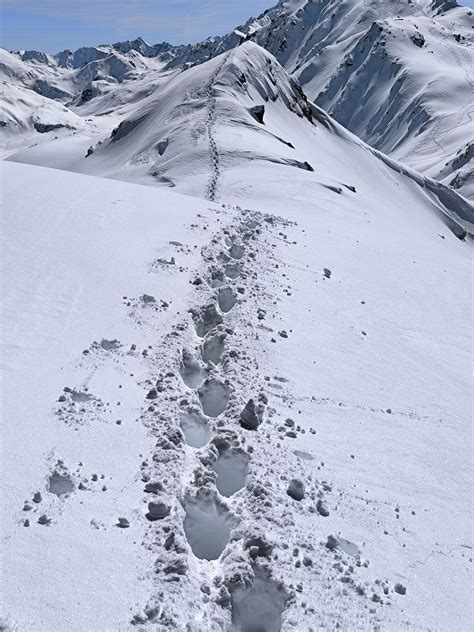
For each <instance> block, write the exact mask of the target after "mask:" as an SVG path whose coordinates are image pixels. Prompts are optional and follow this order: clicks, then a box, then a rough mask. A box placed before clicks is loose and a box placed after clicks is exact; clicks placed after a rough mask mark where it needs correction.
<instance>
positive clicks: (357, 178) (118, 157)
mask: <svg viewBox="0 0 474 632" xmlns="http://www.w3.org/2000/svg"><path fill="white" fill-rule="evenodd" d="M87 142H89V139H87ZM9 159H10V160H16V161H20V162H30V163H35V164H40V165H47V166H51V167H56V168H65V169H72V170H77V171H81V172H84V173H90V174H96V175H102V176H105V177H112V178H117V179H121V180H127V181H134V182H140V183H144V184H155V185H165V186H171V187H177V188H178V190H179V191H181V192H183V193H188V194H191V195H196V196H200V197H202V196H205V195H207V197H208V198H209V199H211V200H212V199H214V197H215V196H216V193H218V190H219V186H220V181H221V179H223V181H224V182H225V190H226V196H227V198H228V197H229V196H231V195H232V194H233V193H234V184H235V185H236V186H237V188H238V190H240V188H241V187H242V182H243V181H245V182H246V183H247V188H248V189H250V192H247V196H248V199H250V200H252V199H253V197H252V195H253V193H254V191H255V192H257V191H258V189H260V191H258V195H259V196H260V197H265V199H266V201H267V203H268V200H269V199H273V197H274V196H275V198H276V200H275V203H276V204H277V206H278V207H279V206H280V203H279V202H278V200H280V201H281V202H282V204H286V203H287V202H290V201H291V200H293V199H294V195H295V192H296V191H297V190H298V188H299V187H308V186H310V187H312V188H313V189H314V190H315V191H317V192H320V193H325V194H327V192H328V191H330V195H332V196H340V201H338V203H339V204H343V205H344V204H348V205H349V206H351V205H352V204H353V202H352V200H350V199H348V198H352V197H354V196H357V203H358V204H364V205H368V204H372V205H373V204H374V201H375V198H374V194H373V193H374V187H373V181H375V182H376V183H377V186H378V187H379V188H380V190H383V192H384V193H383V195H384V198H385V199H393V200H394V201H395V203H396V208H397V209H400V210H398V211H396V212H398V213H399V214H400V217H401V216H402V214H403V213H404V212H406V211H407V210H408V209H410V208H411V207H415V208H417V209H418V211H417V212H422V211H421V209H422V208H426V209H428V211H429V212H434V213H440V215H441V216H442V217H443V218H444V220H445V221H446V222H447V223H448V224H449V225H451V227H452V229H453V230H454V232H455V233H456V234H458V235H460V236H461V235H462V234H463V232H464V230H465V228H468V229H472V226H473V224H474V221H473V217H474V216H473V207H472V205H471V204H470V203H468V202H467V200H465V199H464V198H463V197H461V196H459V195H457V194H456V193H455V192H453V191H452V190H450V189H449V188H447V187H445V186H443V185H440V184H439V183H437V182H435V181H433V180H430V179H428V178H426V177H423V176H421V175H419V174H417V173H416V172H414V171H411V170H409V169H407V168H406V167H403V166H402V165H400V164H398V163H396V162H395V161H393V160H391V159H389V158H388V157H386V156H384V155H383V154H379V153H378V152H376V151H374V150H373V149H372V148H370V147H368V146H367V145H365V144H364V143H363V142H362V141H360V140H359V139H358V138H356V137H355V136H353V135H352V134H350V133H349V132H347V131H346V130H344V128H342V127H341V126H339V125H338V124H337V123H335V121H333V120H332V119H331V118H330V117H328V116H327V115H326V113H325V112H323V111H322V110H320V109H319V108H317V107H315V106H313V105H312V104H310V103H309V102H308V101H307V99H306V97H305V95H304V93H303V92H302V91H301V89H300V88H299V86H298V84H297V83H296V82H295V81H294V80H293V79H291V78H290V77H289V75H288V74H287V73H286V72H285V70H284V69H283V68H282V67H281V66H280V65H279V64H278V62H276V60H275V59H274V58H273V57H272V56H271V55H270V54H269V53H266V52H265V51H264V50H263V49H262V48H260V47H259V46H257V45H256V44H254V43H252V42H246V43H245V44H243V45H242V46H240V47H238V48H237V49H234V50H232V51H230V52H228V53H224V54H222V55H220V56H219V57H217V58H214V59H212V60H210V61H209V62H206V63H205V64H201V65H199V66H195V67H193V68H191V69H189V70H187V71H186V72H184V73H182V74H179V75H177V76H173V77H171V79H169V80H168V81H167V82H166V83H165V85H164V86H163V87H162V88H161V89H160V90H157V91H156V93H154V94H152V95H151V96H150V97H149V98H148V99H146V100H145V101H144V105H143V106H142V107H141V108H139V109H137V110H135V111H134V112H133V114H132V116H130V117H129V118H128V119H125V120H124V121H122V123H121V124H120V125H119V126H118V127H117V128H115V129H114V130H113V132H112V134H111V136H110V138H109V139H108V140H106V141H103V142H100V143H99V144H98V145H97V146H96V147H95V148H94V151H93V153H90V154H89V155H87V156H85V149H84V147H82V146H81V147H80V150H79V151H77V149H76V146H74V147H72V148H71V147H70V141H69V139H65V140H64V141H62V142H61V141H60V142H58V143H56V145H55V146H54V147H52V146H50V145H47V144H45V145H39V146H37V147H33V148H28V149H26V150H23V151H20V152H18V153H16V154H14V155H12V156H10V157H9ZM356 165H357V166H356ZM242 171H244V172H246V173H245V176H243V174H242ZM247 172H248V173H247ZM267 172H268V174H269V175H268V176H266V175H264V177H262V175H263V174H266V173H267ZM234 174H236V175H235V176H234ZM235 178H236V182H234V181H235ZM268 178H272V179H275V180H276V181H277V184H276V186H274V187H273V186H272V187H271V188H270V190H268ZM289 181H290V182H289ZM400 188H401V189H402V190H403V191H404V193H405V194H406V195H407V199H406V202H405V204H404V205H403V206H402V208H400V199H399V198H400ZM375 204H377V202H376V201H375ZM463 226H464V228H463Z"/></svg>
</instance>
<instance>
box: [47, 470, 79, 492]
mask: <svg viewBox="0 0 474 632" xmlns="http://www.w3.org/2000/svg"><path fill="white" fill-rule="evenodd" d="M48 489H49V491H50V492H51V494H55V495H56V496H62V495H63V494H69V493H70V492H72V491H74V483H73V482H72V479H71V477H70V476H69V475H68V474H60V473H59V472H53V473H52V474H51V476H50V477H49V479H48Z"/></svg>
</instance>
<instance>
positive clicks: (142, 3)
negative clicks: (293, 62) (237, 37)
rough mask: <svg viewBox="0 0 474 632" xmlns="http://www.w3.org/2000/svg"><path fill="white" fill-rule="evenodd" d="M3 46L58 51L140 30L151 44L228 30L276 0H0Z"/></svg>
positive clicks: (129, 36)
mask: <svg viewBox="0 0 474 632" xmlns="http://www.w3.org/2000/svg"><path fill="white" fill-rule="evenodd" d="M0 4H1V7H2V9H1V12H0V16H1V42H0V44H1V46H3V47H4V48H7V49H11V50H21V49H37V50H42V51H47V52H57V51H59V50H63V49H65V48H71V49H75V48H79V47H80V46H92V45H95V44H103V43H111V42H117V41H120V40H127V39H133V38H135V37H137V36H138V35H141V36H142V37H143V38H144V39H145V40H146V41H148V42H149V43H151V44H155V43H157V42H162V41H169V42H171V43H172V44H180V43H188V42H197V41H200V40H202V39H205V38H206V37H208V36H209V35H219V34H224V33H227V32H228V31H229V30H231V29H232V28H234V27H235V26H237V25H238V24H240V23H242V22H245V21H246V20H247V19H248V18H249V17H251V16H252V15H254V16H255V15H258V14H259V13H261V12H262V11H263V10H264V9H267V8H268V7H270V6H273V5H274V4H276V0H0Z"/></svg>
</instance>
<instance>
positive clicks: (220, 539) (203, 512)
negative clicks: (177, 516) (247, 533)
mask: <svg viewBox="0 0 474 632" xmlns="http://www.w3.org/2000/svg"><path fill="white" fill-rule="evenodd" d="M184 510H185V512H186V518H185V519H184V532H185V533H186V538H187V540H188V542H189V545H190V546H191V549H192V551H193V553H194V555H195V556H196V557H198V558H199V559H201V560H217V558H218V557H220V555H221V553H222V551H223V550H224V549H225V547H226V545H227V543H228V542H229V537H230V526H229V524H228V521H227V520H226V515H225V513H224V511H223V510H222V509H221V508H220V507H218V506H217V505H216V502H215V501H214V499H211V498H207V497H206V496H204V495H203V494H200V495H198V496H197V497H196V498H194V499H192V500H191V499H190V500H187V501H186V502H185V505H184Z"/></svg>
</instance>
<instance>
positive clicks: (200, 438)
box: [179, 411, 211, 448]
mask: <svg viewBox="0 0 474 632" xmlns="http://www.w3.org/2000/svg"><path fill="white" fill-rule="evenodd" d="M179 423H180V426H181V430H182V431H183V434H184V438H185V441H186V443H187V444H188V445H189V446H191V447H192V448H202V447H203V446H204V445H206V443H207V442H208V441H209V437H210V434H211V432H210V429H209V424H208V422H207V419H206V418H205V417H204V415H202V414H201V413H200V412H198V411H189V412H187V413H184V414H182V415H181V417H180V421H179Z"/></svg>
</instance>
